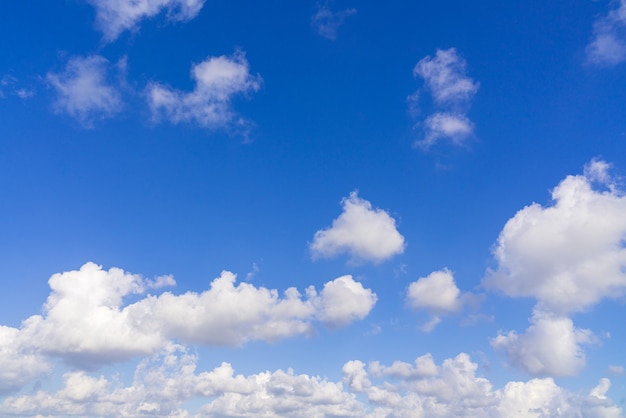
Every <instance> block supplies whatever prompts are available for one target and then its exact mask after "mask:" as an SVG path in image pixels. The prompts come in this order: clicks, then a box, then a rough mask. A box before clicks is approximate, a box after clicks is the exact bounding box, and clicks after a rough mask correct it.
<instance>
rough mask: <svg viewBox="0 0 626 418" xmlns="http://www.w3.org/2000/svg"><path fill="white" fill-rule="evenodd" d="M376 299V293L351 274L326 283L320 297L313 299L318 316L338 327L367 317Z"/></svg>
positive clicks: (325, 322) (326, 322) (333, 326)
mask: <svg viewBox="0 0 626 418" xmlns="http://www.w3.org/2000/svg"><path fill="white" fill-rule="evenodd" d="M309 292H313V289H310V290H309ZM312 296H314V295H312ZM376 299H377V298H376V294H375V293H374V292H372V291H371V290H370V289H365V288H364V287H363V285H362V284H361V283H359V282H355V281H354V280H352V277H351V276H343V277H339V278H338V279H335V280H333V281H331V282H328V283H326V284H325V285H324V289H323V290H322V292H321V295H320V297H318V298H315V297H314V299H313V300H314V301H316V302H317V310H318V314H317V317H318V318H319V319H320V320H321V321H322V323H324V324H326V325H327V326H329V327H332V328H336V327H340V326H345V325H347V324H349V323H351V322H353V321H355V320H357V319H363V318H365V317H366V316H367V315H368V314H369V313H370V311H371V310H372V308H373V307H374V305H375V304H376Z"/></svg>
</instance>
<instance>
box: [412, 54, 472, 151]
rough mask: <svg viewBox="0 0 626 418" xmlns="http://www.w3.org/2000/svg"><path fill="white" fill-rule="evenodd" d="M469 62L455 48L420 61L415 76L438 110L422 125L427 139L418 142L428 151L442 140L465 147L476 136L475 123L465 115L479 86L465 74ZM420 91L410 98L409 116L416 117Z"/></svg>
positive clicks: (415, 69)
mask: <svg viewBox="0 0 626 418" xmlns="http://www.w3.org/2000/svg"><path fill="white" fill-rule="evenodd" d="M466 67H467V63H466V61H465V60H464V59H463V58H462V57H461V56H460V55H459V54H458V53H457V51H456V49H454V48H450V49H447V50H441V49H438V50H437V52H436V54H435V56H434V57H431V56H427V57H425V58H423V59H421V60H420V61H419V62H418V63H417V65H416V66H415V68H414V69H413V75H414V76H415V77H420V78H421V79H422V80H423V81H424V90H425V91H427V92H428V93H429V94H430V96H431V97H432V101H433V104H434V107H435V109H437V111H436V112H435V113H433V114H431V115H430V116H428V117H426V119H425V120H424V121H423V123H422V124H421V126H422V128H423V131H424V137H423V139H422V140H420V141H418V142H417V145H419V146H420V147H422V148H425V149H427V148H429V147H431V146H432V145H434V144H435V143H437V142H439V141H440V140H442V139H448V140H450V141H452V143H454V144H456V145H461V144H463V143H464V142H465V141H466V140H467V139H468V138H470V137H471V136H472V135H473V133H474V124H473V122H472V121H470V120H469V118H468V117H467V115H466V112H467V110H468V109H469V106H470V104H471V101H472V99H473V97H474V95H475V94H476V92H477V91H478V87H479V84H478V83H477V82H476V81H474V80H472V79H471V78H470V77H468V76H467V75H466V72H467V69H466ZM420 96H421V95H420V91H418V92H416V93H413V94H412V95H410V96H409V98H408V102H409V107H410V109H409V110H410V113H412V114H417V102H418V101H419V98H420Z"/></svg>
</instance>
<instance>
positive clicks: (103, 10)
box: [87, 0, 205, 41]
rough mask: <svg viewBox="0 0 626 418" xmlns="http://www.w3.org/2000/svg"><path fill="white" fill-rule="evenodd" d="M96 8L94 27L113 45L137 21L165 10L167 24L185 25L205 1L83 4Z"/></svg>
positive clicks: (129, 0) (136, 0)
mask: <svg viewBox="0 0 626 418" xmlns="http://www.w3.org/2000/svg"><path fill="white" fill-rule="evenodd" d="M87 2H88V3H90V4H91V5H92V6H94V7H95V8H96V26H97V28H98V29H99V30H100V31H102V33H103V34H104V39H105V40H107V41H114V40H115V39H116V38H117V37H118V36H119V35H120V34H121V33H122V32H124V31H126V30H133V29H135V28H136V27H137V25H138V23H139V21H141V20H142V19H147V18H151V17H154V16H156V15H158V14H159V13H161V12H162V11H164V10H167V18H168V20H170V21H174V22H176V21H183V22H184V21H188V20H191V19H193V18H194V17H196V16H197V15H198V13H199V12H200V10H201V9H202V6H203V5H204V2H205V0H87Z"/></svg>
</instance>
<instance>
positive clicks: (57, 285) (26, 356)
mask: <svg viewBox="0 0 626 418" xmlns="http://www.w3.org/2000/svg"><path fill="white" fill-rule="evenodd" d="M235 282H236V276H235V275H234V274H233V273H230V272H226V271H225V272H223V273H222V275H221V276H220V277H218V278H217V279H215V280H213V282H211V285H210V288H209V289H208V290H206V291H204V292H202V293H195V292H187V293H184V294H181V295H174V294H172V293H170V292H164V293H162V294H160V295H158V296H154V295H148V296H146V297H143V298H140V299H139V300H138V301H136V302H134V303H129V304H124V299H125V298H127V297H128V296H130V295H142V294H144V293H145V292H146V290H147V289H158V288H161V287H163V286H170V285H173V284H174V280H173V279H172V278H171V277H169V276H164V277H161V278H159V279H157V280H155V281H150V280H146V279H143V278H142V277H141V276H138V275H134V274H130V273H127V272H125V271H123V270H121V269H118V268H111V269H109V270H103V269H102V268H101V267H100V266H97V265H95V264H93V263H87V264H85V265H84V266H82V267H81V269H80V270H75V271H70V272H65V273H59V274H55V275H53V276H52V277H51V278H50V280H49V284H50V287H51V289H52V291H51V293H50V296H49V297H48V300H47V301H46V303H45V305H44V309H43V315H33V316H31V317H30V318H28V319H26V320H25V321H24V322H23V324H22V327H21V329H19V330H18V329H16V328H9V327H2V328H0V333H1V334H2V335H3V337H4V338H2V340H1V341H2V342H1V343H0V344H1V345H0V353H2V354H3V356H2V359H0V366H1V365H4V362H7V364H6V365H4V366H5V367H3V368H2V369H1V370H0V388H5V389H11V388H12V387H13V386H15V387H18V386H20V379H26V380H28V378H29V376H34V375H37V374H40V373H42V372H43V371H45V370H47V367H48V366H47V364H46V363H45V362H43V361H41V355H47V356H54V357H59V358H62V359H63V360H65V361H66V362H67V363H69V364H71V365H73V366H76V367H79V368H83V369H90V368H94V367H97V366H99V365H101V364H106V363H113V362H116V361H123V360H127V359H129V358H132V357H134V356H139V355H148V354H151V353H154V352H156V351H158V350H159V349H161V348H162V347H163V346H164V345H166V344H167V343H168V342H169V341H171V340H178V341H182V342H186V343H200V344H205V345H208V346H237V345H241V344H244V343H246V342H247V341H250V340H263V341H275V340H278V339H281V338H286V337H290V336H294V335H300V334H305V335H308V334H311V333H313V331H314V327H313V323H314V321H320V322H321V323H323V324H324V325H325V326H328V327H331V328H336V327H340V326H345V325H347V324H349V323H351V322H353V321H355V320H358V319H362V318H364V317H365V316H367V314H368V313H369V312H370V311H371V309H372V308H373V306H374V304H375V303H376V295H375V294H374V293H373V292H372V291H371V290H369V289H365V288H364V287H363V286H362V285H361V284H360V283H358V282H356V281H354V280H353V279H352V277H351V276H343V277H340V278H338V279H336V280H333V281H330V282H328V283H326V284H325V285H324V288H323V289H322V290H321V291H320V292H319V294H318V293H317V292H316V290H315V289H314V288H313V287H312V286H310V287H309V288H307V289H306V296H305V297H303V296H302V295H301V294H300V293H299V292H298V291H297V290H296V289H295V288H289V289H287V290H286V291H285V293H284V297H280V296H279V294H278V292H277V291H276V290H270V289H266V288H263V287H255V286H253V285H252V284H249V283H239V284H236V283H235ZM16 368H19V369H20V370H22V372H21V376H18V377H17V378H15V374H16V372H17V369H16Z"/></svg>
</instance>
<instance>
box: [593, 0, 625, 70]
mask: <svg viewBox="0 0 626 418" xmlns="http://www.w3.org/2000/svg"><path fill="white" fill-rule="evenodd" d="M614 4H615V7H614V8H613V9H612V10H610V11H609V12H608V13H607V14H606V15H605V16H602V17H600V18H599V19H597V20H596V21H595V22H594V24H593V38H592V40H591V42H590V43H589V45H587V49H586V54H587V60H588V61H589V62H590V63H592V64H596V65H607V66H611V65H616V64H619V63H621V62H624V61H626V0H619V1H617V2H615V3H614Z"/></svg>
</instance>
